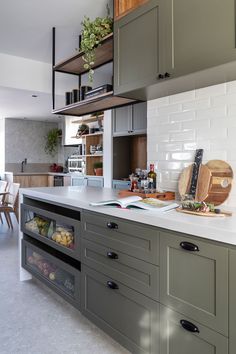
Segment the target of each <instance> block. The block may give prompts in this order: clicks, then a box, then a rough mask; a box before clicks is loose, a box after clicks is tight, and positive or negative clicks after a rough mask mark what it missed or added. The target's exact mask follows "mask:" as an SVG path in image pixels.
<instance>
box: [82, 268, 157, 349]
mask: <svg viewBox="0 0 236 354" xmlns="http://www.w3.org/2000/svg"><path fill="white" fill-rule="evenodd" d="M81 276H82V292H81V302H82V305H81V311H82V312H83V313H84V315H85V316H86V317H87V318H89V319H90V320H91V321H92V322H94V323H95V324H96V325H97V326H99V327H101V328H102V329H103V330H105V331H106V332H107V333H108V334H109V335H111V336H112V337H114V338H115V339H116V340H118V341H119V342H120V343H121V344H123V345H124V346H125V347H126V348H128V349H129V350H130V351H131V352H132V353H135V354H159V336H158V327H159V325H158V324H159V304H158V303H157V302H155V301H153V300H151V299H149V298H147V297H145V296H144V295H142V294H140V293H139V292H136V291H134V290H132V289H130V288H128V287H127V286H125V285H123V284H122V283H121V282H119V281H117V280H116V279H113V278H111V277H110V276H107V275H104V274H102V273H99V272H97V271H95V270H93V269H91V268H89V267H87V266H85V265H83V264H82V268H81Z"/></svg>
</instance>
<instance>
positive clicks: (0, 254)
mask: <svg viewBox="0 0 236 354" xmlns="http://www.w3.org/2000/svg"><path fill="white" fill-rule="evenodd" d="M16 229H17V227H16V226H15V232H9V230H8V228H7V227H6V226H2V225H1V224H0V354H88V353H94V354H128V351H126V350H125V349H123V348H122V347H121V346H120V345H119V344H117V343H116V342H115V341H113V340H112V339H111V338H110V337H108V336H107V335H106V334H105V333H104V332H102V331H101V330H100V329H98V328H97V327H96V326H94V325H93V324H92V323H91V322H89V321H88V320H87V319H86V318H85V317H83V316H82V315H81V314H80V313H79V312H78V311H77V310H75V309H74V307H72V306H71V305H69V304H68V303H67V302H65V301H64V300H63V299H61V298H60V297H59V296H57V295H56V294H54V292H52V291H51V290H49V289H48V288H47V287H44V286H43V285H42V284H41V283H40V282H38V281H36V280H31V281H27V282H20V281H19V277H18V262H19V260H18V249H17V247H18V245H17V230H16Z"/></svg>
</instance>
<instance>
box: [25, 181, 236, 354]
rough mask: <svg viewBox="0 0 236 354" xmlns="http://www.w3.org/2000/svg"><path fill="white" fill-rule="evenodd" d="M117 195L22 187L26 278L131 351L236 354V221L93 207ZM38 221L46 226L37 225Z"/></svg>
mask: <svg viewBox="0 0 236 354" xmlns="http://www.w3.org/2000/svg"><path fill="white" fill-rule="evenodd" d="M116 198H117V193H116V192H115V191H114V190H110V189H105V188H103V189H96V188H88V187H87V188H86V187H64V188H38V189H37V188H34V189H22V191H21V197H20V199H21V203H22V207H21V220H22V222H21V230H22V231H21V232H20V239H21V240H22V239H23V240H22V243H21V245H22V246H21V258H22V259H21V264H22V268H21V279H22V280H26V279H29V278H30V277H31V274H33V276H36V277H37V278H38V279H40V280H42V281H43V282H44V283H46V284H47V285H48V286H50V287H51V288H52V289H54V290H55V291H56V292H57V293H59V294H60V295H61V296H63V297H64V298H65V299H66V300H68V301H69V302H71V303H72V304H73V305H74V306H75V307H76V308H77V309H79V310H80V311H81V312H82V313H83V314H84V315H85V316H86V317H87V318H89V319H90V320H91V321H92V322H94V323H95V324H96V325H98V326H99V327H101V328H102V329H103V330H104V331H106V332H107V333H108V334H110V335H111V336H112V337H113V338H115V339H116V340H117V341H119V342H120V343H121V344H123V345H124V346H125V347H126V348H128V349H129V350H130V351H131V352H132V353H152V354H159V353H160V354H167V353H168V354H176V353H181V354H189V353H190V352H192V353H194V354H195V353H196V354H199V353H200V352H202V353H204V354H205V353H206V354H208V353H209V354H211V353H215V354H228V353H229V354H233V353H235V350H236V342H235V338H236V324H235V320H234V319H235V318H236V300H235V299H236V287H235V285H234V284H235V280H236V274H235V272H234V270H236V247H235V246H236V217H235V216H232V217H225V218H200V217H198V216H190V215H185V214H180V213H177V212H176V211H175V210H172V211H168V212H165V213H161V212H156V211H152V212H151V211H144V210H127V209H119V208H114V207H92V206H90V205H89V203H90V202H92V201H101V200H109V199H116ZM38 217H41V218H44V231H43V232H40V231H39V230H38V231H37V232H36V231H35V229H32V228H29V227H28V225H31V224H32V220H33V221H34V219H35V218H36V219H37V218H38ZM37 220H38V219H37ZM48 220H52V221H53V222H52V223H51V224H50V226H49V223H47V222H46V221H48ZM30 222H31V224H30ZM45 225H46V226H45ZM52 225H53V227H54V231H56V235H55V234H53V235H52V234H51V235H49V230H50V228H52ZM45 227H48V229H47V232H48V234H47V235H46V234H45ZM63 232H64V234H65V233H66V232H67V233H68V234H70V233H72V234H73V237H72V239H71V236H69V235H68V236H67V239H66V241H64V240H63V237H62V236H63V235H64V234H63ZM60 233H61V234H60ZM59 234H60V235H59ZM68 239H69V241H68ZM70 246H72V247H70ZM45 260H47V262H46V261H45ZM44 266H45V267H46V268H45V269H44V268H43V267H44ZM58 268H59V270H58ZM57 276H58V279H59V280H58V281H57ZM160 324H161V325H160Z"/></svg>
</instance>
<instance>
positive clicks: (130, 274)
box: [82, 239, 159, 301]
mask: <svg viewBox="0 0 236 354" xmlns="http://www.w3.org/2000/svg"><path fill="white" fill-rule="evenodd" d="M82 262H83V263H84V264H86V265H88V266H89V267H91V268H93V269H96V270H97V271H99V272H101V273H103V274H107V275H109V276H111V277H112V278H115V279H117V280H118V281H121V282H122V283H123V284H124V285H127V286H128V287H130V288H132V289H134V290H137V291H139V292H140V293H141V294H144V295H146V296H149V297H151V298H152V299H154V300H156V301H157V300H159V267H157V266H155V265H153V264H150V263H147V262H144V261H142V260H140V259H137V258H134V257H130V256H128V255H127V254H125V253H122V252H120V251H117V250H116V249H114V248H110V247H106V246H103V245H99V244H97V243H95V242H90V241H87V240H85V239H83V241H82Z"/></svg>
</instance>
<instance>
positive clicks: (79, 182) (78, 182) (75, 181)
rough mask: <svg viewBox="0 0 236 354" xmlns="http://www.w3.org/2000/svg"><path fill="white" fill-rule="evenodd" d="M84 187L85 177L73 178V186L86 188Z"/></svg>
mask: <svg viewBox="0 0 236 354" xmlns="http://www.w3.org/2000/svg"><path fill="white" fill-rule="evenodd" d="M84 185H85V179H84V177H75V178H72V186H84Z"/></svg>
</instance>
